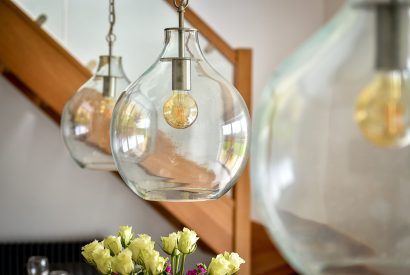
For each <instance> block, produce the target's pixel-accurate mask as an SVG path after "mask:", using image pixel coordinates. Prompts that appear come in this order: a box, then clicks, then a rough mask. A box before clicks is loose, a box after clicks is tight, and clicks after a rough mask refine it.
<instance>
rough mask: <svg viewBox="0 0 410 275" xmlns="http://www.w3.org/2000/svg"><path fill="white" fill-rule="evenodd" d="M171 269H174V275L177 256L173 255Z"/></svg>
mask: <svg viewBox="0 0 410 275" xmlns="http://www.w3.org/2000/svg"><path fill="white" fill-rule="evenodd" d="M171 269H172V274H175V271H176V270H175V256H173V255H171Z"/></svg>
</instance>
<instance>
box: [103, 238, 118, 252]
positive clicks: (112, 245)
mask: <svg viewBox="0 0 410 275" xmlns="http://www.w3.org/2000/svg"><path fill="white" fill-rule="evenodd" d="M104 247H105V248H109V249H110V251H111V252H112V253H113V254H114V255H118V253H120V252H121V250H122V245H121V237H115V236H108V237H107V238H105V239H104Z"/></svg>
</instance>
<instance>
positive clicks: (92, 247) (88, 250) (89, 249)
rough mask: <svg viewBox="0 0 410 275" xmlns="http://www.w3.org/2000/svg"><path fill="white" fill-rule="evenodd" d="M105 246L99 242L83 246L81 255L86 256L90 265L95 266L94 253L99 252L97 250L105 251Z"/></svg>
mask: <svg viewBox="0 0 410 275" xmlns="http://www.w3.org/2000/svg"><path fill="white" fill-rule="evenodd" d="M103 249H104V246H103V245H102V244H101V243H99V242H98V241H97V240H95V241H93V242H91V243H89V244H87V245H85V246H83V247H82V248H81V250H82V252H81V254H82V255H83V256H84V258H85V260H86V261H87V262H88V263H89V264H94V261H93V252H94V251H97V250H103Z"/></svg>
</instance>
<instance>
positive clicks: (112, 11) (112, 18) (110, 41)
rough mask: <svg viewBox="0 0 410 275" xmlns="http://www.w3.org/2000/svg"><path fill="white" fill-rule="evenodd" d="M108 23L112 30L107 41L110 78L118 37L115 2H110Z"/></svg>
mask: <svg viewBox="0 0 410 275" xmlns="http://www.w3.org/2000/svg"><path fill="white" fill-rule="evenodd" d="M108 1H109V8H108V13H109V14H108V22H109V23H110V28H109V29H108V34H107V36H106V37H105V39H106V40H107V42H108V76H109V77H111V57H112V48H113V44H114V42H115V40H116V39H117V37H116V36H115V34H114V24H115V5H114V4H115V3H114V1H115V0H108Z"/></svg>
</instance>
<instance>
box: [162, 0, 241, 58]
mask: <svg viewBox="0 0 410 275" xmlns="http://www.w3.org/2000/svg"><path fill="white" fill-rule="evenodd" d="M165 1H166V2H168V3H169V4H170V5H171V6H172V7H174V1H173V0H165ZM185 18H186V20H187V21H188V22H189V23H191V25H192V26H194V28H196V29H197V30H198V31H199V32H200V33H201V34H202V35H203V36H204V37H205V38H206V39H207V40H208V41H209V42H210V43H211V44H212V45H213V46H214V47H215V48H216V49H218V51H220V52H221V53H222V54H223V55H224V56H225V57H226V58H227V59H228V60H229V61H230V62H231V63H232V64H235V62H236V52H235V50H234V49H233V48H232V47H231V46H229V44H228V43H226V42H225V40H223V39H222V37H221V36H219V34H217V33H216V32H215V31H214V30H213V29H212V28H210V27H209V26H208V25H207V24H206V23H205V21H203V20H202V19H201V18H200V17H199V16H198V15H197V14H196V13H195V12H193V11H192V9H190V8H189V7H188V8H187V9H186V11H185Z"/></svg>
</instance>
